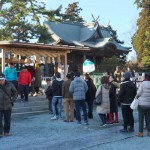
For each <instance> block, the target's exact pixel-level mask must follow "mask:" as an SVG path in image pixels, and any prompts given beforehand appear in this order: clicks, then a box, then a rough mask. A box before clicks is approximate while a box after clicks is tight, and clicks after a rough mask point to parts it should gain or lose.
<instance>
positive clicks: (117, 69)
mask: <svg viewBox="0 0 150 150" xmlns="http://www.w3.org/2000/svg"><path fill="white" fill-rule="evenodd" d="M121 72H122V71H121V67H120V66H116V70H115V72H114V77H115V78H116V80H117V82H119V83H120V82H121Z"/></svg>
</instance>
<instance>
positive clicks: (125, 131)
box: [120, 129, 128, 133]
mask: <svg viewBox="0 0 150 150" xmlns="http://www.w3.org/2000/svg"><path fill="white" fill-rule="evenodd" d="M120 132H123V133H127V132H128V130H127V129H121V130H120Z"/></svg>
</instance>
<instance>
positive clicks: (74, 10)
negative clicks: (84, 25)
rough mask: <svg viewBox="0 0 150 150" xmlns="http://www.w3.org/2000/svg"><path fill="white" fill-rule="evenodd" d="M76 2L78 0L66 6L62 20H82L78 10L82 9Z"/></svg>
mask: <svg viewBox="0 0 150 150" xmlns="http://www.w3.org/2000/svg"><path fill="white" fill-rule="evenodd" d="M78 4H79V2H74V3H72V4H69V5H68V8H66V11H65V13H64V14H63V20H69V21H76V22H83V21H84V20H83V18H82V17H81V16H79V14H80V12H81V11H82V8H80V7H79V6H78Z"/></svg>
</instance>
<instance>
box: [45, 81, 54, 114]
mask: <svg viewBox="0 0 150 150" xmlns="http://www.w3.org/2000/svg"><path fill="white" fill-rule="evenodd" d="M46 83H47V84H46V86H45V95H46V98H47V99H48V100H49V105H48V106H49V113H50V114H52V97H53V88H52V83H51V79H50V78H47V79H46Z"/></svg>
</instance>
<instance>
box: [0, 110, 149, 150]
mask: <svg viewBox="0 0 150 150" xmlns="http://www.w3.org/2000/svg"><path fill="white" fill-rule="evenodd" d="M119 115H120V123H119V124H118V125H108V126H107V127H103V128H102V127H100V123H101V122H100V119H99V118H98V116H97V114H96V113H95V114H94V119H90V120H89V125H77V123H76V121H75V122H70V123H66V122H63V120H53V121H52V120H50V117H51V115H49V114H39V115H26V116H25V115H20V116H12V125H11V127H12V130H11V133H12V135H11V136H10V137H2V138H0V150H49V149H50V150H98V149H102V150H106V149H107V150H109V149H110V150H117V149H120V150H135V149H136V150H141V149H143V150H148V149H150V137H147V136H146V131H144V133H145V136H144V137H143V138H138V137H136V136H135V133H136V132H137V129H138V123H137V112H135V113H134V116H135V122H136V123H135V130H136V131H135V133H126V134H122V133H120V132H119V129H121V128H122V120H121V119H122V118H121V114H120V113H119ZM63 116H64V113H63Z"/></svg>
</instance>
